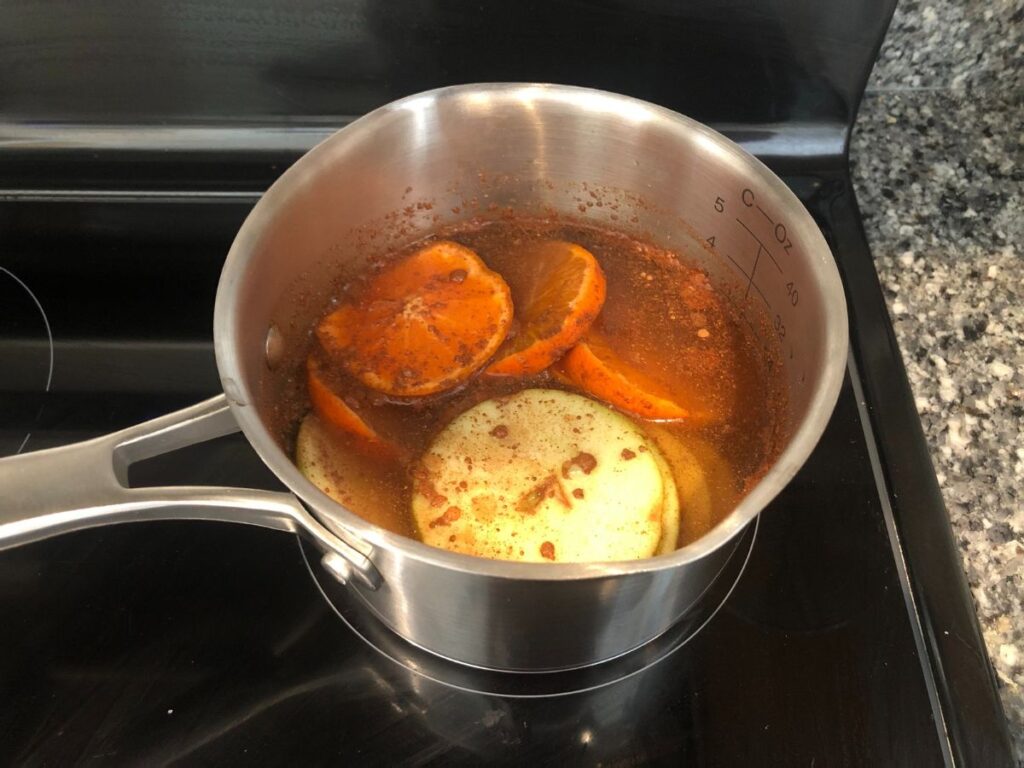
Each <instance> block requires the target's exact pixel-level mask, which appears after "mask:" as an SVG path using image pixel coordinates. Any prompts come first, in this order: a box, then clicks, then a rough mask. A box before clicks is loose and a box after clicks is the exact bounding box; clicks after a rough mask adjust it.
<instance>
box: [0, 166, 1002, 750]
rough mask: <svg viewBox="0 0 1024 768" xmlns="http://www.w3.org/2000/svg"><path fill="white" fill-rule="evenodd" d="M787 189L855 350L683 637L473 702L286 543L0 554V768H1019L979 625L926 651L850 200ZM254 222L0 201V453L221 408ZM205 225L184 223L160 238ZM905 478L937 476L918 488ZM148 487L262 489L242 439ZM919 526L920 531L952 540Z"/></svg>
mask: <svg viewBox="0 0 1024 768" xmlns="http://www.w3.org/2000/svg"><path fill="white" fill-rule="evenodd" d="M786 180H787V182H788V183H789V184H790V186H791V187H792V188H793V189H794V190H796V191H797V193H798V194H799V195H800V196H801V198H802V199H803V200H804V202H805V203H806V204H807V205H808V207H809V208H810V209H811V210H812V212H813V213H814V214H815V216H816V217H817V218H818V221H819V223H820V224H821V226H822V229H823V231H824V232H825V234H826V236H827V237H828V238H829V240H830V244H831V245H832V247H833V250H834V252H835V253H836V256H837V260H838V261H839V263H840V265H841V267H842V269H843V272H844V277H845V281H846V285H847V288H848V291H849V298H850V306H851V320H852V325H853V351H854V354H853V355H852V356H851V362H850V365H849V368H848V375H847V380H846V383H845V385H844V387H843V391H842V395H841V397H840V400H839V404H838V406H837V408H836V411H835V414H834V416H833V418H832V420H831V422H830V424H829V427H828V430H827V431H826V433H825V436H824V438H823V439H822V441H821V443H820V445H819V446H818V448H817V450H816V451H815V452H814V454H813V456H812V457H811V459H810V461H809V462H808V463H807V465H806V466H805V467H804V468H803V470H802V471H801V472H800V473H799V475H798V476H797V478H796V479H795V481H794V482H793V483H792V484H791V485H790V486H789V487H788V488H787V489H786V490H785V491H784V492H783V493H782V494H781V496H780V497H779V498H778V499H777V500H776V501H775V502H774V503H773V504H772V505H771V507H770V508H769V509H768V510H767V511H766V512H765V513H763V514H762V516H761V519H760V522H759V525H758V529H757V531H756V536H755V537H754V542H753V545H752V549H751V551H750V557H749V561H748V562H747V564H746V567H745V570H743V572H742V574H741V575H740V576H739V579H738V582H737V583H736V585H735V589H734V590H733V591H732V592H731V594H729V596H728V599H726V600H725V602H724V604H723V605H722V606H721V608H720V610H718V612H717V613H716V614H715V615H714V616H713V617H712V618H711V619H710V621H709V622H708V623H707V625H706V626H705V627H704V628H703V629H702V630H701V631H699V632H698V633H697V634H696V635H695V636H693V637H692V638H691V639H690V640H689V641H688V642H686V643H685V644H683V645H682V646H681V647H679V648H678V649H676V650H675V651H674V652H673V653H671V654H669V655H668V656H667V657H666V658H663V659H662V660H661V661H660V662H659V663H657V664H655V665H654V666H652V667H650V668H648V669H646V670H644V671H641V672H639V673H637V674H634V675H632V676H631V677H629V678H627V679H624V680H621V681H619V682H613V683H611V684H608V685H605V686H603V687H601V688H598V689H597V690H592V691H589V692H585V693H575V694H571V695H565V696H546V697H540V698H514V697H509V696H497V695H488V694H481V693H475V692H470V691H465V690H460V689H457V688H453V687H451V686H450V685H448V684H446V683H445V682H438V681H437V680H436V679H432V678H436V677H437V675H436V674H432V675H431V677H426V676H423V675H419V674H417V673H415V672H412V671H410V670H409V669H407V668H406V667H404V666H402V665H399V664H397V663H395V662H394V661H392V660H391V659H390V658H388V657H386V656H384V655H382V654H380V653H378V652H377V651H376V650H374V649H373V648H371V647H370V646H369V645H367V644H366V643H364V642H363V640H361V639H360V638H359V637H358V636H357V635H356V634H355V633H354V632H353V631H352V630H350V629H349V627H348V626H346V624H345V623H343V622H342V620H341V619H339V618H338V616H337V615H336V614H335V613H334V612H333V611H332V609H331V607H330V606H329V605H328V604H327V602H326V601H325V600H324V599H323V597H322V596H321V594H320V593H319V591H318V588H317V586H316V583H315V582H314V580H313V579H312V578H311V577H310V574H309V572H308V571H307V567H306V565H305V562H304V560H303V557H302V553H301V551H300V548H299V546H298V545H297V542H296V540H295V539H293V538H291V537H290V536H288V535H284V534H280V533H274V532H270V531H263V530H257V529H250V528H248V527H246V526H230V525H224V524H210V523H147V524H138V525H124V526H120V527H112V528H106V529H94V530H91V531H85V532H80V533H75V534H69V535H65V536H62V537H59V538H56V539H51V540H49V541H44V542H41V543H37V544H33V545H30V546H26V547H23V548H21V549H16V550H11V551H7V552H4V553H2V554H0V616H3V621H2V622H0V648H2V649H3V653H2V654H0V680H2V681H3V685H2V687H3V690H4V696H3V698H4V703H3V706H2V709H0V759H3V761H4V762H5V763H10V764H32V765H64V764H68V763H72V762H82V763H86V762H96V763H101V764H102V763H109V764H131V765H162V764H165V763H171V762H176V761H183V762H186V763H190V764H208V765H229V764H247V763H252V764H281V765H283V764H290V765H309V764H321V763H328V762H341V763H347V764H368V765H395V764H449V763H456V764H467V765H472V764H477V763H480V762H482V761H487V762H506V763H514V764H523V763H532V764H545V765H546V764H552V765H561V764H566V763H582V764H613V765H634V764H659V763H663V764H680V763H683V762H685V763H687V764H696V765H709V766H711V765H730V766H732V765H744V766H750V765H815V766H831V765H915V766H916V765H938V764H942V763H943V761H944V760H945V761H947V762H951V761H953V760H954V759H960V760H962V762H965V763H971V764H977V765H996V764H1002V763H1000V762H999V761H1003V760H1004V759H1005V760H1007V761H1008V759H1009V758H1008V756H1006V757H1004V754H1003V753H1002V752H1001V751H1000V750H1001V748H1002V746H1003V745H1002V743H1001V739H1002V738H1003V737H1004V736H1005V731H1003V730H1002V729H1003V728H1004V726H1003V724H1002V723H1001V722H999V721H998V720H997V719H996V716H997V714H999V710H998V704H995V709H993V708H992V702H991V701H990V700H989V699H988V698H986V696H992V695H993V694H992V691H991V690H989V688H990V687H991V680H990V679H987V685H988V687H989V688H986V678H984V677H982V678H980V682H978V679H979V678H978V675H977V671H976V670H974V669H973V668H972V665H974V666H977V659H978V658H980V659H981V660H982V662H984V658H985V657H984V651H983V646H982V645H981V644H980V636H979V635H978V634H977V630H976V625H974V624H972V623H971V622H973V615H972V614H969V611H970V604H969V602H968V603H964V604H963V605H961V606H960V609H961V612H962V611H963V610H966V611H967V612H968V613H967V614H963V617H962V618H960V619H959V621H960V625H962V626H960V625H958V626H959V627H960V632H959V635H960V638H959V639H960V642H959V644H958V645H957V646H954V647H952V648H950V647H949V646H943V645H942V644H941V643H938V642H937V641H936V638H935V637H934V636H933V635H934V627H935V626H936V621H938V620H939V619H937V618H936V615H934V614H933V613H930V611H932V608H931V605H932V604H933V603H936V604H939V605H947V604H949V603H950V602H952V603H957V602H958V601H961V602H962V596H961V595H959V593H958V589H959V588H960V584H961V582H962V575H960V574H959V571H953V572H949V570H948V568H947V569H945V570H943V565H942V562H941V558H939V564H938V565H936V564H935V561H936V556H935V555H934V553H932V554H931V559H930V560H929V558H928V557H927V554H928V553H927V552H925V555H924V556H923V555H922V551H923V550H921V548H920V547H914V546H908V545H907V543H906V542H905V541H904V536H906V535H911V536H912V535H914V532H913V530H912V523H908V522H907V519H903V518H901V513H900V510H899V509H896V508H894V506H893V501H894V497H893V493H892V488H891V487H890V485H891V484H892V483H893V482H894V480H893V474H892V473H891V471H890V469H889V468H888V467H887V466H886V465H885V464H884V461H885V456H886V454H885V451H891V450H896V449H895V448H892V446H891V445H890V444H887V443H886V442H885V441H884V439H883V438H885V434H881V433H880V432H879V431H878V430H877V429H876V428H875V427H874V426H872V425H873V422H874V421H875V420H874V419H872V418H869V415H872V411H873V406H872V404H871V402H870V400H869V398H870V396H871V393H872V392H871V390H872V387H873V386H877V382H876V381H875V380H874V379H873V378H872V376H871V375H868V370H867V369H865V375H864V376H862V375H861V374H859V373H858V370H857V365H858V362H856V361H859V363H860V364H861V365H863V364H865V363H867V364H869V365H871V366H872V367H871V369H870V370H871V371H874V373H875V378H876V379H877V377H878V376H879V375H882V374H884V373H885V372H886V370H887V369H886V366H885V365H882V364H880V363H878V361H877V359H876V358H878V356H879V355H880V354H886V355H888V356H889V357H892V356H894V355H895V354H896V352H895V348H894V346H893V344H892V339H891V335H889V336H888V337H887V336H886V335H885V334H882V335H878V331H877V328H878V327H879V325H880V324H881V326H882V327H883V328H887V325H886V323H887V320H886V317H885V315H884V308H883V307H882V305H881V303H880V302H881V299H880V294H879V293H878V288H877V283H872V282H871V280H872V279H873V276H874V272H873V268H872V266H871V263H870V257H869V254H868V253H867V250H866V248H865V246H864V242H863V237H862V234H861V232H860V227H859V217H858V214H857V211H856V207H855V203H854V200H853V197H852V193H851V191H850V187H849V181H848V179H847V178H846V176H845V175H844V174H842V173H838V174H837V173H822V174H818V175H792V174H791V175H789V176H787V177H786ZM245 210H246V204H243V203H237V202H216V201H204V202H197V201H180V200H179V201H176V202H171V201H168V200H166V199H163V200H157V201H153V200H144V199H118V200H108V201H103V202H95V201H90V200H83V199H64V200H59V201H49V202H39V201H37V202H26V201H20V202H11V203H8V204H5V205H4V206H3V207H0V211H3V213H4V218H3V219H2V221H3V222H4V224H5V226H6V231H7V232H8V234H9V235H10V237H8V238H7V243H8V245H7V246H6V247H5V252H4V253H3V257H2V260H0V266H3V267H4V268H5V270H7V272H5V273H0V297H2V299H3V305H2V306H3V307H4V310H3V312H2V313H0V322H2V325H0V328H2V333H3V335H2V339H0V349H2V350H3V352H2V353H0V354H2V355H3V356H4V359H5V365H4V371H3V382H4V384H3V400H4V402H5V408H4V410H3V412H2V413H0V418H2V420H0V450H2V452H3V453H5V454H6V453H13V452H15V451H17V450H18V449H19V448H20V447H21V446H22V443H23V441H24V440H25V437H26V435H27V434H29V433H31V437H29V438H28V441H27V443H26V444H25V445H24V448H25V450H32V449H39V448H44V447H47V446H50V445H56V444H60V443H64V442H68V441H71V440H75V439H81V438H85V437H87V436H90V435H96V434H100V433H103V432H107V431H110V430H112V429H116V428H118V427H121V426H126V425H129V424H131V423H134V422H136V421H138V420H141V419H144V418H147V417H151V416H156V415H159V414H161V413H164V412H166V411H168V410H170V409H173V408H176V407H180V406H183V405H186V404H188V403H190V402H192V401H194V400H196V399H198V398H200V397H203V396H206V395H209V394H213V393H215V392H216V390H217V386H218V385H217V377H216V370H215V365H214V360H213V353H212V347H211V345H210V341H209V337H208V328H209V322H210V314H211V309H212V297H213V294H214V290H215V285H216V279H217V275H218V271H219V264H220V259H219V258H217V254H222V253H224V252H225V251H226V246H227V244H228V243H229V241H230V239H231V237H232V235H233V232H234V230H235V228H236V227H237V224H238V222H239V220H240V218H241V217H242V216H244V213H245ZM196 219H200V220H201V221H202V222H203V225H202V226H201V227H196V226H192V225H189V224H188V223H184V224H182V226H181V227H179V228H175V227H174V226H173V223H174V222H175V221H182V222H188V221H192V222H194V221H195V220H196ZM170 263H173V264H174V265H175V266H174V270H173V271H174V272H175V277H174V279H173V280H170V279H168V269H167V268H168V264H170ZM129 265H130V268H129ZM15 276H16V277H17V281H16V280H15V279H14V277H15ZM22 284H23V285H24V286H27V287H28V288H30V289H31V291H32V292H33V295H34V297H35V300H33V299H32V298H31V297H30V296H29V295H28V293H26V291H25V288H24V287H23V285H22ZM36 300H37V301H38V302H39V305H40V306H41V307H42V308H43V309H44V310H45V312H46V316H47V321H48V324H49V331H50V333H52V337H53V349H54V357H53V366H52V380H51V381H50V385H49V392H48V393H46V394H43V390H44V388H45V386H46V383H47V378H48V376H49V373H50V370H49V353H48V350H49V346H48V344H47V327H46V326H45V325H44V323H43V320H42V316H41V315H40V313H39V309H38V308H37V306H36V304H35V301H36ZM866 350H867V351H866ZM893 364H894V361H893V360H889V365H893ZM895 364H898V358H895ZM904 386H905V382H904ZM890 426H896V425H892V424H890ZM902 431H906V430H905V429H904V430H902ZM876 432H878V433H877V434H876ZM890 442H891V441H890ZM901 466H903V467H904V470H905V472H906V471H910V470H913V469H915V468H913V467H908V466H906V464H905V463H903V464H901ZM915 471H917V472H919V473H921V472H923V473H925V475H922V476H923V477H925V479H927V477H928V475H927V473H928V472H930V467H929V466H927V465H925V466H923V467H922V466H918V467H917V468H916V470H915ZM140 473H141V474H140V475H138V476H137V477H136V478H135V479H136V480H137V481H139V482H145V481H146V480H152V481H157V480H159V481H160V482H190V483H218V484H236V485H238V484H244V485H257V486H263V487H271V488H272V487H276V481H275V480H274V478H273V477H272V475H270V473H269V472H268V471H267V470H266V469H265V468H264V467H263V466H262V465H261V463H260V462H259V460H258V458H257V457H256V456H255V454H254V453H253V451H252V450H251V449H250V448H249V447H248V446H247V444H246V443H245V442H244V440H242V439H241V438H240V437H239V436H234V437H229V438H223V439H221V440H218V441H214V442H212V443H208V444H206V445H202V446H196V447H193V448H190V449H187V450H185V451H181V452H179V453H177V454H173V455H172V456H171V457H170V458H169V459H167V458H165V459H163V460H161V461H159V462H157V463H152V464H150V465H149V466H143V467H142V468H141V470H140ZM55 480H56V479H55ZM896 481H897V482H898V478H896ZM931 482H932V483H934V478H933V477H932V479H931ZM925 512H927V510H925V509H923V508H916V514H924V513H925ZM932 513H934V510H932ZM938 513H939V515H940V516H939V517H934V519H933V523H934V524H936V525H941V526H947V527H946V531H947V535H948V523H946V522H945V519H944V517H941V513H942V510H941V507H939V508H938ZM903 517H905V518H908V519H910V517H909V516H907V515H904V516H903ZM908 526H909V527H908ZM750 535H752V534H748V539H749V537H750ZM939 543H940V544H941V539H940V540H939ZM928 546H929V547H930V548H931V549H934V548H935V545H934V542H928ZM936 574H938V576H936ZM730 578H731V577H730ZM958 579H959V581H958ZM939 618H941V617H939ZM942 620H945V619H942ZM965 622H966V623H965ZM948 626H950V627H952V628H954V629H955V628H956V627H954V626H953V625H952V624H950V625H948ZM972 626H973V627H974V634H973V635H972V634H971V627H972ZM552 631H557V628H553V630H552ZM965 668H966V669H967V672H966V673H964V672H963V669H965ZM958 670H959V671H958ZM971 674H973V675H974V677H973V678H972V677H970V675H971ZM957 675H960V677H957ZM965 675H966V677H965ZM441 677H442V678H443V677H444V675H443V674H442V675H441ZM964 679H966V680H967V681H968V685H964V684H963V683H962V680H964ZM972 680H973V681H974V686H975V687H974V688H973V689H972V688H971V687H970V683H971V681H972ZM460 685H464V683H460ZM951 704H952V706H950V705H951ZM965 736H969V739H967V740H964V741H962V742H961V739H963V738H964V737H965ZM1006 755H1008V752H1007V753H1006Z"/></svg>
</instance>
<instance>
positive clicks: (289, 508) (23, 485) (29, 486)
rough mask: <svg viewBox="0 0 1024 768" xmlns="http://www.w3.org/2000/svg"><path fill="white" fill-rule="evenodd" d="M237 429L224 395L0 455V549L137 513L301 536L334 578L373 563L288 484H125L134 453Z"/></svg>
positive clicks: (364, 572) (369, 582) (368, 572)
mask: <svg viewBox="0 0 1024 768" xmlns="http://www.w3.org/2000/svg"><path fill="white" fill-rule="evenodd" d="M237 431H238V424H237V423H236V422H235V418H234V416H233V415H232V414H231V408H230V407H229V405H228V401H227V398H226V397H225V396H224V395H218V396H216V397H212V398H210V399H209V400H205V401H203V402H201V403H198V404H196V405H193V406H191V407H189V408H184V409H182V410H180V411H175V412H174V413H169V414H167V415H166V416H161V417H159V418H156V419H153V420H152V421H147V422H143V423H142V424H138V425H136V426H133V427H128V428H127V429H124V430H121V431H120V432H114V433H112V434H109V435H104V436H102V437H97V438H94V439H92V440H85V441H83V442H80V443H74V444H72V445H65V446H61V447H59V448H50V449H47V450H43V451H36V452H33V453H26V454H22V455H19V456H11V457H9V458H5V459H0V550H3V549H7V548H9V547H16V546H19V545H21V544H28V543H30V542H33V541H39V540H41V539H46V538H49V537H50V536H56V535H58V534H61V533H68V532H70V531H79V530H82V529H84V528H93V527H95V526H100V525H112V524H114V523H130V522H140V521H145V520H215V521H222V522H229V523H247V524H249V525H258V526H262V527H264V528H273V529H274V530H278V531H288V532H290V533H301V534H304V535H306V536H309V537H310V538H311V539H312V540H313V541H314V542H315V543H316V544H317V546H318V547H319V548H320V549H321V550H322V551H323V552H324V559H323V563H324V566H325V567H327V569H328V570H330V571H331V572H332V573H333V574H334V575H335V576H336V577H337V578H339V579H340V580H342V581H348V580H350V579H353V578H355V579H357V580H358V581H360V582H361V583H362V584H363V585H364V586H365V587H367V588H369V589H376V588H377V587H379V586H380V583H381V576H380V572H379V571H378V570H377V569H376V568H375V567H374V565H373V563H372V562H371V561H370V559H369V558H368V557H367V556H366V555H364V554H363V553H362V552H360V551H358V550H357V549H356V548H355V547H354V546H352V545H350V544H348V543H347V542H345V541H343V540H342V539H340V538H339V537H338V536H336V535H335V534H334V533H332V532H331V531H329V530H327V529H326V528H325V527H324V526H322V525H321V524H320V523H319V522H317V520H316V519H314V518H313V516H312V515H310V514H309V512H308V511H307V510H306V508H305V507H304V506H302V504H301V503H300V502H299V500H298V499H297V498H296V497H295V496H294V495H292V494H291V493H284V492H278V491H258V490H247V489H240V488H218V487H189V486H181V487H160V488H129V487H128V467H129V466H131V465H132V464H133V463H135V462H137V461H141V460H143V459H148V458H151V457H153V456H159V455H160V454H164V453H167V452H169V451H173V450H175V449H177V448H183V447H185V446H188V445H193V444H195V443H199V442H203V441H205V440H212V439H214V438H216V437H221V436H223V435H229V434H231V433H233V432H237Z"/></svg>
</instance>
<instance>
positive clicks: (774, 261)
mask: <svg viewBox="0 0 1024 768" xmlns="http://www.w3.org/2000/svg"><path fill="white" fill-rule="evenodd" d="M736 223H738V224H739V225H740V226H741V227H743V228H744V229H745V230H747V232H749V233H750V236H751V237H752V238H754V239H755V240H757V244H758V245H759V246H761V248H762V249H763V250H764V252H765V253H767V254H768V258H769V259H771V260H772V264H774V265H775V268H776V269H777V270H779V274H782V267H780V266H779V262H777V261H776V260H775V257H774V256H773V255H772V252H771V250H769V248H768V247H767V246H766V245H765V244H764V243H763V242H762V241H761V238H760V237H758V236H757V235H756V234H755V233H754V230H752V229H751V228H750V227H748V226H747V225H746V224H744V223H743V220H742V219H741V218H740V217H739V216H737V217H736Z"/></svg>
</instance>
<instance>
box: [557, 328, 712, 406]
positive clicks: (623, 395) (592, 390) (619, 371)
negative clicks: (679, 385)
mask: <svg viewBox="0 0 1024 768" xmlns="http://www.w3.org/2000/svg"><path fill="white" fill-rule="evenodd" d="M560 367H561V370H562V372H563V373H565V374H566V375H567V376H568V377H569V379H571V380H572V382H573V384H575V385H576V386H577V387H579V388H580V389H581V390H583V391H584V392H587V393H588V394H591V395H593V396H594V397H596V398H597V399H599V400H603V401H604V402H606V403H608V404H610V405H614V406H615V407H616V408H619V409H621V410H623V411H627V412H629V413H632V414H635V415H636V416H640V417H641V418H644V419H654V420H662V421H664V420H676V419H689V420H700V419H703V417H704V414H702V413H695V412H692V411H691V410H690V409H688V408H686V407H684V406H683V405H681V404H680V403H679V402H678V401H677V400H676V398H675V396H674V395H673V394H672V393H671V392H670V391H669V390H668V388H667V387H665V386H664V385H662V384H660V383H659V382H657V381H654V380H653V379H651V378H650V377H649V376H647V375H645V374H644V373H642V372H641V371H639V370H637V369H636V368H634V367H633V366H631V365H630V364H629V363H627V362H626V361H625V360H623V359H622V358H621V357H620V356H619V355H618V354H617V353H616V352H615V351H614V350H613V349H612V348H611V347H610V346H609V345H608V343H607V342H606V341H605V340H604V339H603V338H601V337H600V336H599V335H597V334H595V333H589V334H587V337H586V338H585V339H584V340H583V341H581V342H580V343H578V344H577V345H576V346H575V347H573V348H572V349H571V350H569V353H568V354H567V355H566V356H565V357H564V358H562V362H561V365H560Z"/></svg>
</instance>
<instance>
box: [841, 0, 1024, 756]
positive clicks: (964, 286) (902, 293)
mask: <svg viewBox="0 0 1024 768" xmlns="http://www.w3.org/2000/svg"><path fill="white" fill-rule="evenodd" d="M1022 60H1024V6H1022V5H1021V3H1020V2H1019V0H994V1H993V2H989V3H980V2H977V3H966V4H963V3H954V2H950V1H949V0H938V1H937V2H913V1H912V0H911V1H907V0H904V2H902V3H901V4H900V6H899V7H898V9H897V12H896V17H895V18H894V20H893V25H892V27H891V28H890V32H889V36H888V37H887V39H886V42H885V45H884V46H883V49H882V53H881V55H880V58H879V63H878V65H877V66H876V68H875V71H874V73H873V75H872V79H871V82H870V84H869V87H868V93H867V95H866V97H865V100H864V103H863V105H862V107H861V111H860V115H859V118H858V121H857V126H856V129H855V132H854V137H853V143H852V147H851V157H852V160H853V167H854V184H855V186H856V189H857V196H858V200H859V202H860V206H861V209H862V212H863V214H864V226H865V229H866V231H867V235H868V239H869V241H870V243H871V248H872V252H873V253H874V256H875V263H876V266H877V268H878V273H879V277H880V278H881V282H882V286H883V288H884V290H885V294H886V299H887V302H888V306H889V312H890V315H891V316H892V319H893V325H894V327H895V329H896V337H897V339H898V340H899V344H900V347H901V349H902V351H903V360H904V363H905V364H906V367H907V373H908V374H909V377H910V384H911V387H912V389H913V391H914V395H915V399H916V403H917V409H918V412H919V413H920V415H921V420H922V422H923V424H924V429H925V433H926V435H927V437H928V442H929V445H930V448H931V454H932V460H933V462H934V463H935V469H936V474H937V476H938V479H939V484H940V486H941V487H942V492H943V496H944V497H945V501H946V507H947V509H948V511H949V516H950V520H951V522H952V525H953V532H954V535H955V538H956V540H957V542H958V543H959V545H960V548H961V554H962V556H963V563H964V570H965V572H966V573H967V577H968V580H969V582H970V585H971V589H972V592H973V594H974V599H975V603H976V607H977V610H978V616H979V618H980V620H981V626H982V630H983V631H984V635H985V640H986V642H987V645H988V652H989V656H990V658H991V659H992V663H993V667H994V669H995V674H996V677H997V680H998V684H999V687H1000V693H1001V695H1002V701H1003V706H1004V708H1005V709H1006V714H1007V718H1008V720H1009V723H1010V731H1011V734H1012V736H1013V738H1014V742H1015V747H1016V750H1017V758H1018V760H1019V761H1020V762H1021V764H1022V765H1024V604H1022V594H1024V198H1022V189H1024V186H1022V183H1021V182H1022V180H1024V167H1022V166H1024V163H1022V162H1021V161H1022V160H1024V128H1022V126H1024V67H1022V66H1021V61H1022Z"/></svg>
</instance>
